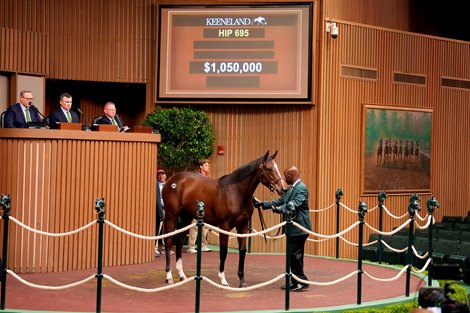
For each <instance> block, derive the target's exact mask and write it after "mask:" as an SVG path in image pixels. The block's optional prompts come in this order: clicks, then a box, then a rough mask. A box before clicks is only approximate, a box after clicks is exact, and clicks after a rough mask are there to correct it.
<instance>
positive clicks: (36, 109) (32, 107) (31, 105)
mask: <svg viewBox="0 0 470 313" xmlns="http://www.w3.org/2000/svg"><path fill="white" fill-rule="evenodd" d="M29 107H30V108H31V109H33V110H34V111H36V112H37V113H38V114H39V115H40V116H41V117H42V121H43V122H44V124H45V125H46V127H49V125H48V124H47V118H46V117H45V116H44V115H43V114H42V113H41V112H40V111H39V109H38V108H37V107H36V106H35V105H34V104H33V103H32V102H30V103H29Z"/></svg>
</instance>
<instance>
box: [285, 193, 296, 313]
mask: <svg viewBox="0 0 470 313" xmlns="http://www.w3.org/2000/svg"><path fill="white" fill-rule="evenodd" d="M294 218H295V208H294V204H293V203H292V202H289V203H287V212H286V213H285V214H284V219H285V221H286V285H285V286H286V298H285V307H284V310H286V311H289V306H290V283H291V280H292V272H291V270H290V245H291V231H292V220H293V219H294Z"/></svg>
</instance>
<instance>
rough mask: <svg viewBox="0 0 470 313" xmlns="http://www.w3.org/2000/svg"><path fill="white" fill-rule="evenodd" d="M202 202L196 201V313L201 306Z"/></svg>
mask: <svg viewBox="0 0 470 313" xmlns="http://www.w3.org/2000/svg"><path fill="white" fill-rule="evenodd" d="M203 219H204V202H201V201H198V202H197V240H196V242H197V256H196V308H195V311H194V312H196V313H199V309H200V306H201V280H202V277H201V254H202V250H201V249H202V228H203V226H204V221H203Z"/></svg>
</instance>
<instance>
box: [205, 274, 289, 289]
mask: <svg viewBox="0 0 470 313" xmlns="http://www.w3.org/2000/svg"><path fill="white" fill-rule="evenodd" d="M202 277H203V281H207V282H208V283H209V284H210V285H212V286H214V287H216V288H219V289H222V290H226V291H235V292H243V291H251V290H255V289H259V288H262V287H266V286H268V285H271V284H274V283H275V282H277V281H278V280H280V279H282V278H285V277H286V275H285V274H280V275H279V276H277V277H274V278H273V279H271V280H268V281H266V282H264V283H260V284H257V285H253V286H250V287H239V288H235V287H230V286H223V285H221V284H218V283H216V282H214V281H212V280H211V279H209V278H207V277H205V276H202Z"/></svg>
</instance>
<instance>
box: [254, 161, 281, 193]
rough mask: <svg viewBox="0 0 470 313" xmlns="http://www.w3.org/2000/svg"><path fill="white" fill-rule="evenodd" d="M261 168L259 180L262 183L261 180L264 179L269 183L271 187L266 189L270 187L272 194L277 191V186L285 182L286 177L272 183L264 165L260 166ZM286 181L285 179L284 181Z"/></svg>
mask: <svg viewBox="0 0 470 313" xmlns="http://www.w3.org/2000/svg"><path fill="white" fill-rule="evenodd" d="M259 168H260V172H259V178H260V181H261V178H264V179H265V180H266V181H268V182H269V185H267V186H266V187H268V189H269V191H271V192H274V191H276V184H277V183H278V182H279V181H281V180H283V179H284V177H280V178H279V179H277V180H276V181H275V182H271V181H270V179H269V176H268V175H267V174H266V172H265V171H264V164H260V165H259ZM284 180H285V179H284ZM281 190H284V188H281Z"/></svg>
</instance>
